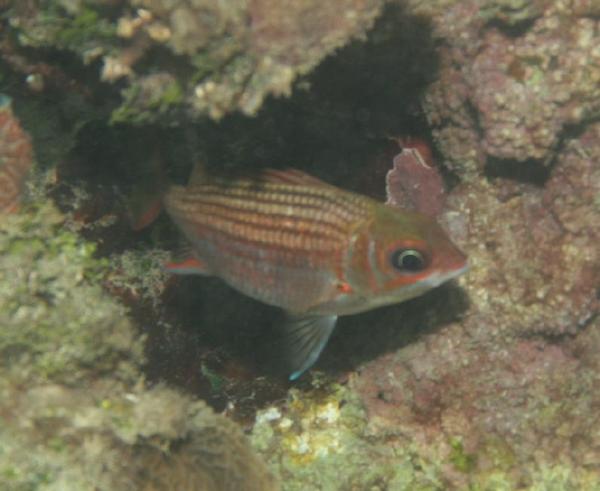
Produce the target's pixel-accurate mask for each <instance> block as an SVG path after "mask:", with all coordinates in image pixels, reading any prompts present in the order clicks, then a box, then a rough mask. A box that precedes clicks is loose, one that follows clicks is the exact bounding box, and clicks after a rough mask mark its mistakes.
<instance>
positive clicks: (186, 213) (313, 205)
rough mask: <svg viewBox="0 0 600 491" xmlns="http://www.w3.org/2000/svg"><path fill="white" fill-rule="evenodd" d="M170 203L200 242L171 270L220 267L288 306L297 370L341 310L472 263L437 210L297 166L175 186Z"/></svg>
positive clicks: (255, 292)
mask: <svg viewBox="0 0 600 491" xmlns="http://www.w3.org/2000/svg"><path fill="white" fill-rule="evenodd" d="M164 202H165V207H166V210H167V212H168V213H169V215H170V216H171V218H172V219H173V220H174V221H175V223H176V224H177V225H178V226H179V228H180V229H181V230H182V231H183V233H184V235H185V236H186V237H187V238H188V239H189V241H190V243H191V245H192V249H193V257H192V258H190V260H187V261H183V262H182V263H180V264H174V265H171V267H170V269H171V271H173V272H175V273H199V274H211V275H215V276H218V277H220V278H221V279H223V280H224V281H225V282H226V283H227V284H229V285H230V286H232V287H233V288H235V289H237V290H239V291H240V292H242V293H244V294H246V295H249V296H251V297H253V298H255V299H257V300H260V301H262V302H265V303H268V304H271V305H274V306H277V307H281V308H283V309H284V310H285V311H286V312H287V313H288V322H287V323H286V324H285V325H284V330H285V332H287V333H288V337H287V339H288V344H287V346H288V348H287V350H286V353H287V354H288V358H289V366H290V368H291V369H292V375H291V376H290V378H291V379H295V378H297V377H298V376H300V374H301V373H302V372H304V371H305V370H306V369H307V368H308V367H310V366H311V365H312V364H313V363H314V362H315V361H316V359H317V357H318V356H319V353H320V352H321V350H322V349H323V347H324V346H325V343H326V342H327V339H328V338H329V336H330V334H331V332H332V330H333V328H334V326H335V323H336V319H337V316H338V315H348V314H354V313H358V312H364V311H366V310H370V309H373V308H376V307H379V306H383V305H389V304H392V303H397V302H401V301H404V300H407V299H409V298H413V297H415V296H417V295H420V294H422V293H424V292H425V291H428V290H430V289H431V288H434V287H436V286H438V285H439V284H441V283H443V282H444V281H447V280H449V279H451V278H454V277H456V276H458V275H459V274H461V273H462V272H464V271H465V270H466V267H467V266H466V257H465V256H464V254H462V252H460V251H459V250H458V249H457V248H456V246H454V244H452V242H451V241H450V240H449V238H448V237H447V236H446V234H445V233H444V231H443V230H442V229H441V228H440V227H439V225H438V224H437V223H435V221H434V220H432V219H431V218H429V217H426V216H423V215H420V214H418V213H414V212H410V211H402V210H397V209H393V208H390V207H388V206H386V205H384V204H383V203H378V202H376V201H374V200H372V199H371V198H368V197H366V196H361V195H358V194H355V193H352V192H349V191H344V190H342V189H339V188H336V187H334V186H332V185H330V184H327V183H324V182H322V181H320V180H318V179H316V178H314V177H311V176H308V175H306V174H304V173H302V172H300V171H296V170H289V171H273V170H267V171H265V173H264V175H263V176H262V180H259V181H252V180H250V179H234V180H231V181H226V180H222V179H220V180H219V179H217V180H212V181H206V182H199V183H198V182H195V183H193V184H190V185H188V186H187V187H181V186H173V187H171V188H170V189H169V191H168V192H167V193H166V195H165V198H164Z"/></svg>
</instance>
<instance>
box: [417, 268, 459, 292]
mask: <svg viewBox="0 0 600 491" xmlns="http://www.w3.org/2000/svg"><path fill="white" fill-rule="evenodd" d="M469 268H470V265H469V263H465V264H464V265H463V266H462V267H460V268H457V269H452V270H450V271H444V272H437V273H433V274H431V275H429V276H428V277H427V278H425V279H423V280H422V282H423V284H424V285H426V286H427V287H429V288H436V287H438V286H440V285H441V284H442V283H446V282H447V281H450V280H453V279H454V278H458V277H459V276H460V275H462V274H464V273H466V272H467V271H468V270H469Z"/></svg>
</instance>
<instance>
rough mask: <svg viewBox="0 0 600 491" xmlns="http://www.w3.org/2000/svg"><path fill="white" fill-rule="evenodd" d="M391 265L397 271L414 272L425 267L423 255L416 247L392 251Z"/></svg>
mask: <svg viewBox="0 0 600 491" xmlns="http://www.w3.org/2000/svg"><path fill="white" fill-rule="evenodd" d="M391 262H392V266H393V267H394V268H395V269H397V270H398V271H402V272H406V273H416V272H417V271H421V270H423V269H425V257H424V256H423V254H421V253H420V252H419V251H417V250H416V249H398V250H397V251H394V252H393V253H392V257H391Z"/></svg>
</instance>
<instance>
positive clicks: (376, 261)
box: [349, 205, 468, 310]
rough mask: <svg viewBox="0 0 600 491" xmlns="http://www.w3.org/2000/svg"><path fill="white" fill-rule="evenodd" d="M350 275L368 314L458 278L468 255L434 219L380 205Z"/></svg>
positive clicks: (358, 247) (360, 240) (363, 234)
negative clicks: (371, 310)
mask: <svg viewBox="0 0 600 491" xmlns="http://www.w3.org/2000/svg"><path fill="white" fill-rule="evenodd" d="M358 235H359V237H357V239H356V243H355V248H354V253H353V258H352V266H351V267H352V268H353V271H352V272H351V273H350V275H349V277H351V278H353V279H355V280H356V281H357V282H358V283H360V286H359V287H358V288H357V290H360V291H361V292H362V296H363V298H364V299H365V301H364V303H365V305H364V308H362V309H361V310H368V309H371V308H374V307H378V306H381V305H388V304H392V303H398V302H402V301H404V300H408V299H410V298H413V297H416V296H418V295H421V294H422V293H425V292H426V291H428V290H431V289H432V288H435V287H437V286H439V285H441V284H442V283H444V282H446V281H448V280H450V279H452V278H455V277H457V276H459V275H460V274H462V273H464V272H465V271H466V270H467V269H468V264H467V257H466V256H465V255H464V254H463V253H462V252H461V251H460V249H458V247H457V246H456V245H454V244H453V243H452V241H451V240H450V238H449V237H448V235H447V234H446V232H444V230H443V229H442V228H441V227H440V225H439V224H438V223H437V222H436V221H435V220H434V219H432V218H430V217H428V216H425V215H422V214H420V213H416V212H412V211H403V210H398V209H394V208H392V207H389V206H384V205H381V206H380V207H377V208H376V209H375V210H374V213H373V218H372V220H370V222H369V223H368V225H367V226H365V227H364V228H363V230H362V231H361V232H360V233H359V234H358Z"/></svg>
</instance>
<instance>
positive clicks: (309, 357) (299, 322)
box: [284, 315, 337, 380]
mask: <svg viewBox="0 0 600 491" xmlns="http://www.w3.org/2000/svg"><path fill="white" fill-rule="evenodd" d="M336 320H337V315H327V316H315V315H289V317H288V320H287V322H286V324H285V325H284V329H285V331H286V333H285V334H286V340H285V341H286V351H287V353H286V355H287V360H288V363H289V366H290V367H291V369H292V374H291V375H290V380H296V379H297V378H298V377H300V375H302V374H303V373H304V372H305V371H306V370H308V369H309V368H310V367H311V366H312V365H313V364H314V363H315V362H316V361H317V359H318V358H319V355H320V354H321V351H323V348H325V345H326V344H327V340H328V339H329V336H331V333H332V332H333V328H334V327H335V322H336Z"/></svg>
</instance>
